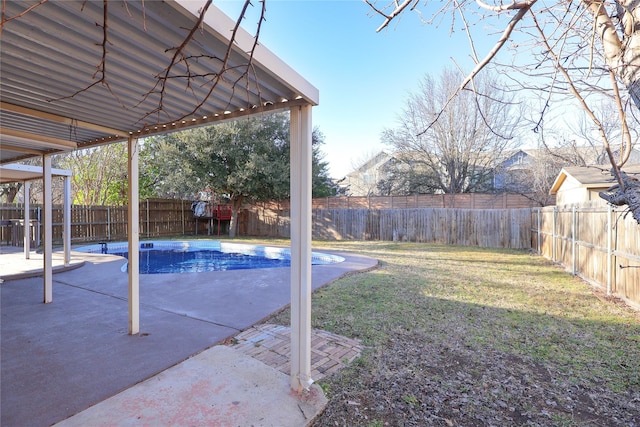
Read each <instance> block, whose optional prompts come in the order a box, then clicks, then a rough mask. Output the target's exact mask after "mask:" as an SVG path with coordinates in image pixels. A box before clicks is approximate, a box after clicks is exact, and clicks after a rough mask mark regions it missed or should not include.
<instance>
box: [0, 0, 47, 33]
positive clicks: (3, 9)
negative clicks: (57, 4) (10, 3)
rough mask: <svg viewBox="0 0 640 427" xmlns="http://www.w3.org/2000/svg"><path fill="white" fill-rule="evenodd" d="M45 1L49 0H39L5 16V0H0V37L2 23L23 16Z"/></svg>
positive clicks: (2, 27)
mask: <svg viewBox="0 0 640 427" xmlns="http://www.w3.org/2000/svg"><path fill="white" fill-rule="evenodd" d="M47 1H49V0H40V1H39V2H38V3H36V4H33V5H31V6H29V7H28V8H26V9H25V10H23V11H22V12H20V13H19V14H17V15H15V16H11V17H8V18H7V14H6V10H7V9H6V4H7V0H2V12H1V15H2V18H1V20H0V38H2V30H3V29H4V25H5V24H6V23H7V22H10V21H13V20H14V19H18V18H21V17H23V16H24V15H26V14H27V13H29V12H31V11H32V10H33V9H35V8H36V7H38V6H40V5H42V4H44V3H46V2H47Z"/></svg>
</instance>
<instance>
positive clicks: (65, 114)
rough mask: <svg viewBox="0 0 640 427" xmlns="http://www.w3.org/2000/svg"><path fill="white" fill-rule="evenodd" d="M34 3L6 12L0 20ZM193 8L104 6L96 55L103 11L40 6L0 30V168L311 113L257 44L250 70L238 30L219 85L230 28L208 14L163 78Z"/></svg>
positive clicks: (283, 69)
mask: <svg viewBox="0 0 640 427" xmlns="http://www.w3.org/2000/svg"><path fill="white" fill-rule="evenodd" d="M36 3H37V2H35V1H19V0H17V1H11V2H6V4H5V5H4V6H5V7H6V11H5V14H6V15H5V16H8V17H11V16H18V15H20V14H21V13H22V12H23V11H25V10H27V9H28V8H29V7H30V6H33V5H34V4H36ZM204 3H205V1H204V0H199V1H181V0H179V1H144V2H143V1H136V0H128V1H126V2H122V1H113V2H108V3H106V4H107V10H106V17H107V21H106V22H107V25H106V32H107V43H105V44H104V45H103V40H104V36H103V22H105V19H104V16H105V10H104V9H103V2H94V1H89V2H83V1H49V2H46V3H43V4H42V5H39V6H37V7H35V8H33V9H32V10H30V11H28V12H26V13H25V14H24V15H23V16H20V17H17V18H16V19H13V20H10V21H8V22H6V23H5V25H4V27H3V28H2V39H1V43H2V44H1V48H2V56H1V58H0V72H1V74H2V79H1V80H0V100H1V101H2V105H1V106H2V108H1V117H0V120H1V134H0V135H1V138H2V141H1V142H2V144H1V145H2V147H1V154H0V163H8V162H11V161H15V160H16V159H20V158H22V157H25V156H27V157H28V156H33V155H34V154H36V153H51V152H56V151H64V150H69V149H71V148H72V147H73V146H75V145H76V144H77V146H78V147H84V146H89V145H94V144H100V143H107V142H110V141H115V140H122V139H126V138H128V136H129V135H130V134H132V135H135V136H143V135H147V134H151V133H157V132H164V131H170V130H177V129H179V128H182V127H188V126H194V125H202V124H206V123H210V122H213V121H217V120H221V119H226V118H232V117H238V116H241V115H247V114H251V113H257V112H261V111H269V110H276V109H281V108H289V107H291V106H294V105H297V104H311V105H316V104H317V103H318V90H317V89H316V88H315V87H313V86H312V85H311V84H309V83H308V82H307V81H306V80H305V79H304V78H302V77H301V76H300V75H299V74H297V73H296V72H295V71H293V70H292V69H291V68H290V67H289V66H287V65H286V64H285V63H284V62H282V61H281V60H280V59H279V58H278V57H276V56H275V55H274V54H273V53H272V52H270V51H269V50H268V49H266V48H265V47H264V46H261V45H258V46H257V48H256V49H255V51H254V55H253V58H252V60H251V66H249V59H248V54H247V53H248V52H249V51H251V49H252V47H253V44H254V39H253V37H252V36H251V35H250V34H248V33H247V32H246V31H244V30H242V29H241V30H240V31H239V32H238V33H237V34H236V38H235V43H234V44H233V45H232V50H231V51H230V54H229V55H228V59H227V62H226V67H225V69H226V71H225V72H224V73H222V74H221V75H219V74H220V72H221V69H222V66H223V63H224V58H225V57H226V52H227V49H228V46H229V44H230V42H229V38H230V37H231V34H232V29H233V27H234V25H235V21H234V20H232V19H230V18H229V17H227V16H226V15H224V14H223V13H222V12H221V11H220V10H218V9H217V8H215V7H214V6H213V5H212V6H210V8H209V11H208V12H207V14H206V17H205V21H204V24H203V25H202V26H201V28H200V29H198V30H197V31H196V32H195V33H194V38H193V40H192V41H191V42H190V43H189V44H188V45H187V47H186V48H185V49H184V51H183V52H182V56H180V57H179V60H178V61H177V62H176V65H175V66H174V68H173V69H172V70H171V72H170V73H169V74H168V78H167V79H162V78H161V76H164V74H165V72H166V70H167V67H168V65H169V64H170V63H171V61H172V57H173V55H174V53H175V52H176V49H175V48H177V47H178V46H181V44H182V43H183V42H184V40H185V38H186V37H187V34H188V33H189V31H190V30H191V29H192V28H193V27H194V25H195V23H196V22H197V14H198V13H199V12H198V10H199V8H200V7H202V6H203V4H204ZM103 47H105V48H106V56H105V62H104V68H102V66H101V63H102V58H103ZM103 69H104V73H103V72H102V70H103ZM103 76H104V81H100V79H101V77H103ZM216 80H217V81H218V83H217V86H216V87H215V89H213V91H212V88H213V82H214V81H216ZM163 82H164V83H166V86H165V89H164V91H162V94H161V93H160V92H161V91H160V85H162V83H163ZM211 91H212V92H211ZM210 92H211V93H210ZM68 141H71V142H72V144H71V145H69V144H68V143H65V142H68Z"/></svg>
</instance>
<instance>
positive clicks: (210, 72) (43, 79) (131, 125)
mask: <svg viewBox="0 0 640 427" xmlns="http://www.w3.org/2000/svg"><path fill="white" fill-rule="evenodd" d="M205 3H206V0H197V1H195V0H193V1H186V0H166V1H160V0H156V1H149V0H147V1H142V0H122V1H120V0H110V1H86V2H84V1H67V0H61V1H54V0H50V1H46V2H44V3H40V2H39V1H35V0H33V1H19V0H12V1H8V2H3V4H2V5H3V7H4V8H5V9H4V11H3V12H4V15H3V18H4V17H6V18H9V19H10V18H11V17H15V19H10V20H7V21H4V23H3V26H2V32H1V34H0V37H1V38H0V51H1V52H0V164H6V163H10V162H16V161H19V160H21V159H25V158H29V157H38V156H42V158H43V165H44V167H43V170H44V180H43V181H44V184H43V188H44V191H43V195H44V206H45V209H44V211H45V215H44V221H43V222H44V226H43V230H44V232H43V235H44V245H43V247H44V249H43V252H44V276H43V295H44V297H43V300H44V302H45V303H51V302H53V300H52V296H53V292H52V287H53V280H52V267H51V265H52V264H51V252H52V240H51V235H52V222H51V213H50V210H51V196H50V194H49V191H48V190H47V189H50V188H51V156H50V155H51V154H55V153H58V152H64V151H69V150H72V149H75V148H85V147H90V146H95V145H100V144H107V143H111V142H115V141H127V144H128V152H129V160H128V162H129V163H128V167H129V176H128V179H129V186H128V188H129V193H130V194H129V200H130V203H129V209H128V216H127V223H128V232H127V234H128V244H129V257H128V258H129V273H128V274H129V296H128V303H129V333H130V334H137V333H138V332H139V323H140V322H139V318H140V301H139V272H138V268H137V266H138V251H137V250H136V249H132V248H137V247H138V244H139V230H138V227H139V224H138V222H137V221H136V220H135V219H137V218H139V213H138V190H137V189H138V149H137V148H136V147H137V142H136V141H137V139H138V138H141V137H145V136H148V135H153V134H156V133H164V132H170V131H174V130H179V129H184V128H187V127H193V126H200V125H204V124H208V123H215V122H218V121H222V120H226V119H231V118H237V117H241V116H246V115H251V114H260V113H263V112H269V111H276V110H288V111H289V117H290V119H291V121H290V123H291V130H290V136H291V152H290V160H291V257H292V259H291V293H292V297H291V300H292V302H291V311H292V322H291V323H292V325H291V327H292V330H291V353H292V354H291V388H292V389H293V390H296V391H300V390H302V389H303V388H308V387H309V385H310V384H311V382H312V380H311V379H310V371H311V362H310V360H311V355H310V352H311V350H310V348H311V346H310V341H311V339H310V336H311V321H310V311H311V159H312V147H311V133H312V129H311V126H312V120H311V109H312V107H313V106H315V105H317V104H318V96H319V95H318V90H317V89H316V88H315V87H313V86H312V85H311V84H310V83H309V82H307V81H306V80H305V79H304V78H303V77H301V76H300V75H299V74H298V73H296V72H295V71H294V70H293V69H291V67H289V66H288V65H287V64H285V63H284V62H283V61H282V60H280V59H279V58H278V57H277V56H275V55H274V54H273V53H272V52H270V51H269V50H268V49H266V48H265V47H263V46H261V45H257V46H255V43H254V37H252V36H251V35H250V34H249V33H247V32H246V31H244V30H242V29H237V28H236V22H235V21H234V20H233V19H231V18H229V17H227V16H226V15H224V14H223V13H222V12H221V11H220V10H218V9H217V8H215V7H214V6H213V5H211V6H209V8H208V11H207V13H206V14H205V15H204V19H203V21H202V22H201V23H200V25H197V23H198V19H199V17H200V16H201V14H200V9H201V8H202V7H203V6H204V5H205ZM33 6H35V7H33ZM105 16H106V18H105ZM105 24H106V25H105ZM194 28H196V30H195V31H194V32H193V38H192V39H190V41H189V43H186V44H185V40H187V39H188V34H189V33H190V31H191V30H192V29H194ZM287 30H288V29H286V28H285V29H282V31H287ZM291 31H292V34H291V36H292V37H296V36H297V35H296V34H295V28H294V26H293V25H292V26H291ZM105 33H106V36H105ZM234 34H235V36H234ZM232 37H233V40H234V43H230V40H231V38H232ZM105 52H106V53H105ZM250 52H252V53H251V60H250ZM176 54H177V55H176ZM174 55H176V56H177V60H176V61H173V66H172V67H170V65H171V64H172V58H173V57H174ZM249 63H250V64H249ZM223 64H224V67H223ZM167 67H170V68H171V69H170V72H169V73H167ZM222 68H224V70H223V71H224V73H221V70H222ZM163 76H168V78H167V79H163V78H162V77H163ZM213 82H217V84H216V86H215V87H213V86H212V85H213ZM162 85H164V89H161V87H162ZM66 228H70V227H66ZM67 236H69V233H67ZM68 247H70V238H68V237H67V238H65V248H68ZM65 250H67V249H65Z"/></svg>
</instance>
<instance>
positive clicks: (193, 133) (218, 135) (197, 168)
mask: <svg viewBox="0 0 640 427" xmlns="http://www.w3.org/2000/svg"><path fill="white" fill-rule="evenodd" d="M313 142H314V144H315V145H314V150H313V153H314V155H313V171H312V173H313V175H314V181H313V182H314V184H315V187H316V188H317V191H318V192H320V193H321V194H330V193H331V189H330V187H329V184H330V180H329V179H328V177H327V170H326V163H325V162H322V159H321V156H320V151H319V149H318V147H319V145H320V144H321V143H322V135H321V134H320V133H319V132H318V131H317V130H316V131H314V133H313ZM289 147H290V146H289V116H288V114H285V113H278V114H272V115H265V116H262V117H260V118H249V119H242V120H237V121H232V122H225V123H221V124H217V125H214V126H210V127H203V128H198V129H193V130H188V131H184V132H176V133H172V134H167V135H163V136H157V137H154V138H150V139H148V140H147V141H145V142H144V144H143V150H142V163H143V169H144V170H146V173H148V174H149V178H148V182H153V185H154V187H155V189H156V191H157V193H159V194H164V195H167V196H174V197H175V196H179V197H193V196H194V195H195V194H198V192H200V191H201V190H204V189H206V188H208V189H210V190H211V191H213V192H214V193H216V194H218V195H224V196H226V197H227V198H228V199H229V201H230V203H231V206H232V217H231V224H230V227H229V235H230V237H234V236H235V231H236V228H237V218H238V211H239V209H240V207H241V205H242V203H243V202H244V201H245V200H246V199H250V200H252V201H267V200H279V199H284V198H288V197H289V175H290V171H289V166H290V164H289V163H290V162H289ZM151 175H153V177H151Z"/></svg>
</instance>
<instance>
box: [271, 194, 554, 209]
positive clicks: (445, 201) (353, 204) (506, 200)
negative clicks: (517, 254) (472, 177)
mask: <svg viewBox="0 0 640 427" xmlns="http://www.w3.org/2000/svg"><path fill="white" fill-rule="evenodd" d="M283 203H284V204H283V205H282V207H284V208H288V203H287V202H286V201H285V202H283ZM550 204H554V200H551V201H550ZM539 206H540V204H538V203H537V202H535V201H533V200H532V199H531V198H528V197H526V196H523V195H520V194H509V193H499V194H482V193H465V194H415V195H411V196H370V197H364V196H363V197H352V196H349V197H324V198H315V199H313V205H312V207H313V209H417V208H449V209H521V208H532V207H539Z"/></svg>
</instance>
